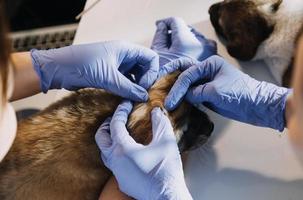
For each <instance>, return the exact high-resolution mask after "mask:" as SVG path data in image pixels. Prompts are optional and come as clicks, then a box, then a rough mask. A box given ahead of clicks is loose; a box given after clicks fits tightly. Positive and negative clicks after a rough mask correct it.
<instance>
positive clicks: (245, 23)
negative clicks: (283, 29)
mask: <svg viewBox="0 0 303 200" xmlns="http://www.w3.org/2000/svg"><path fill="white" fill-rule="evenodd" d="M281 3H282V0H225V1H223V2H220V3H216V4H214V5H212V6H211V7H210V9H209V14H210V20H211V23H212V25H213V26H214V28H215V30H216V32H217V34H218V35H219V36H220V37H222V39H223V40H224V42H225V43H226V47H227V50H228V53H229V54H230V55H231V56H233V57H235V58H237V59H239V60H243V61H247V60H251V59H252V58H254V56H255V55H256V53H257V50H258V47H259V46H260V44H261V43H262V42H263V41H265V40H266V39H267V38H268V37H269V36H270V35H271V33H272V32H273V30H274V26H275V22H274V17H273V16H274V14H275V13H276V12H277V11H278V10H279V7H280V5H281Z"/></svg>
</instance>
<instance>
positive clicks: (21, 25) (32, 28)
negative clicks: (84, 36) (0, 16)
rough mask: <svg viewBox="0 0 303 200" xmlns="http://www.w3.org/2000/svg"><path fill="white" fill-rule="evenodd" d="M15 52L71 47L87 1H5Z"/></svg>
mask: <svg viewBox="0 0 303 200" xmlns="http://www.w3.org/2000/svg"><path fill="white" fill-rule="evenodd" d="M5 2H6V14H7V18H8V20H9V25H10V30H11V38H12V42H13V51H15V52H19V51H28V50H31V49H33V48H36V49H50V48H60V47H64V46H68V45H71V44H72V42H73V40H74V37H75V33H76V30H77V27H78V21H77V20H75V17H76V16H77V15H78V14H79V13H80V12H81V11H82V10H83V8H84V6H85V2H86V0H5Z"/></svg>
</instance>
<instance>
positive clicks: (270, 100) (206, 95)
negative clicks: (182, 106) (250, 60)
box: [160, 56, 291, 131]
mask: <svg viewBox="0 0 303 200" xmlns="http://www.w3.org/2000/svg"><path fill="white" fill-rule="evenodd" d="M160 74H161V72H160ZM290 93H291V90H290V89H287V88H284V87H278V86H276V85H274V84H271V83H267V82H263V81H258V80H256V79H254V78H252V77H250V76H249V75H247V74H244V73H243V72H241V71H240V70H238V69H236V68H235V67H234V66H232V65H231V64H229V63H228V62H227V61H225V60H224V59H223V58H221V57H219V56H212V57H210V58H208V59H207V60H205V61H203V62H199V63H197V64H195V65H194V66H192V67H190V68H188V69H186V70H185V71H184V72H183V73H182V74H181V75H180V76H179V78H178V80H177V81H176V83H175V85H174V86H173V88H172V90H171V91H170V93H169V94H168V96H167V98H166V100H165V107H166V108H167V109H168V110H172V109H174V108H175V107H176V106H177V105H178V104H179V103H180V102H181V101H182V99H183V98H185V99H186V100H187V101H189V102H190V103H192V104H199V103H203V104H204V105H206V106H207V107H208V108H210V109H211V110H213V111H215V112H217V113H219V114H221V115H223V116H225V117H228V118H231V119H234V120H237V121H241V122H245V123H249V124H252V125H257V126H263V127H268V128H273V129H276V130H279V131H282V130H283V129H284V127H285V125H286V121H285V105H286V100H287V97H288V96H289V94H290Z"/></svg>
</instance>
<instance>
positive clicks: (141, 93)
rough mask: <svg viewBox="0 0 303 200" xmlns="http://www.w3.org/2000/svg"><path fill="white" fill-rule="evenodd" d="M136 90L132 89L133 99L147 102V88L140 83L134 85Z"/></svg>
mask: <svg viewBox="0 0 303 200" xmlns="http://www.w3.org/2000/svg"><path fill="white" fill-rule="evenodd" d="M133 89H134V90H133V91H131V92H132V93H133V94H132V95H131V100H133V101H138V102H146V101H148V98H149V96H148V92H147V91H146V89H144V88H143V87H141V86H139V85H134V88H133Z"/></svg>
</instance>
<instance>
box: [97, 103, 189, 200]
mask: <svg viewBox="0 0 303 200" xmlns="http://www.w3.org/2000/svg"><path fill="white" fill-rule="evenodd" d="M131 110H132V104H131V103H130V102H129V101H124V102H123V103H122V104H120V105H119V106H118V108H117V110H116V112H115V113H114V115H113V117H112V120H111V121H110V119H108V120H106V121H105V122H104V123H103V124H102V125H101V127H100V129H99V130H98V132H97V134H96V142H97V144H98V146H99V148H100V150H101V156H102V160H103V162H104V164H105V165H106V166H107V167H108V168H109V169H110V170H111V171H112V172H113V173H114V175H115V177H116V179H117V181H118V184H119V188H120V190H121V191H122V192H124V193H125V194H127V195H129V196H131V197H133V198H135V199H139V200H145V199H150V200H156V199H184V200H190V199H192V198H191V195H190V193H189V191H188V189H187V187H186V185H185V180H184V174H183V169H182V163H181V158H180V153H179V149H178V146H177V143H176V139H175V137H174V133H173V128H172V126H171V124H170V121H169V119H168V117H167V116H166V115H165V114H164V113H163V111H161V110H160V108H154V109H153V111H152V112H151V118H152V131H153V139H152V142H151V143H150V144H149V145H147V146H144V145H141V144H138V143H136V142H135V141H134V139H133V138H132V137H131V136H130V135H129V133H128V131H127V130H126V122H127V118H128V115H129V113H130V112H131ZM163 152H165V153H163Z"/></svg>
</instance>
